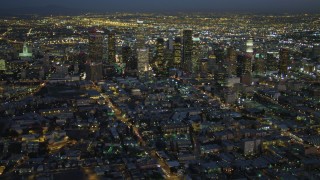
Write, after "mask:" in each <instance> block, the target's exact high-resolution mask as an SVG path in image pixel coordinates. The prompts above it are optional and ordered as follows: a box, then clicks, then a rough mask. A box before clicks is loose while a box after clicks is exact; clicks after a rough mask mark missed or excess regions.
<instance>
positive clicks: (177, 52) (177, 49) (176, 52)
mask: <svg viewBox="0 0 320 180" xmlns="http://www.w3.org/2000/svg"><path fill="white" fill-rule="evenodd" d="M181 47H182V45H181V38H180V37H176V38H175V39H174V42H173V65H174V68H180V67H181V61H182V56H181V55H182V53H181Z"/></svg>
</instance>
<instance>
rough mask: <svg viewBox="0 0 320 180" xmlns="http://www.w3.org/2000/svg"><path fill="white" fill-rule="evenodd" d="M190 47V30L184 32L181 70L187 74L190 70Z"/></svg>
mask: <svg viewBox="0 0 320 180" xmlns="http://www.w3.org/2000/svg"><path fill="white" fill-rule="evenodd" d="M192 47H193V42H192V30H184V31H183V55H182V68H183V69H184V70H185V71H189V72H190V71H191V70H192Z"/></svg>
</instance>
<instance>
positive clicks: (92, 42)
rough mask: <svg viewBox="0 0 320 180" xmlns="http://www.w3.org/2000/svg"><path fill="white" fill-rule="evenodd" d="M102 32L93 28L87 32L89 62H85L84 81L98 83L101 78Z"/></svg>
mask: <svg viewBox="0 0 320 180" xmlns="http://www.w3.org/2000/svg"><path fill="white" fill-rule="evenodd" d="M103 40H104V35H103V31H99V30H98V29H96V28H93V29H91V30H90V31H89V60H88V61H87V62H86V65H85V66H86V68H85V69H86V79H87V80H91V81H99V80H101V79H102V78H103V76H102V58H103Z"/></svg>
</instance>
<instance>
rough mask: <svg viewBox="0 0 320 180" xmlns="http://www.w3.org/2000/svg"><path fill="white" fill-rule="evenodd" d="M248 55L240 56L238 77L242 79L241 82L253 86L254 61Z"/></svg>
mask: <svg viewBox="0 0 320 180" xmlns="http://www.w3.org/2000/svg"><path fill="white" fill-rule="evenodd" d="M251 58H252V57H251V56H250V55H248V54H241V55H239V56H238V70H237V76H238V77H240V82H242V83H244V84H248V85H249V84H251V72H252V63H251V62H252V61H251Z"/></svg>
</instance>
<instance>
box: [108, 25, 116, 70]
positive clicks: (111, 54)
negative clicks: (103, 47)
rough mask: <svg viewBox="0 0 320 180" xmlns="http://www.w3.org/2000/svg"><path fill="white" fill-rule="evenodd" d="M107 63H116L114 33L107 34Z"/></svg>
mask: <svg viewBox="0 0 320 180" xmlns="http://www.w3.org/2000/svg"><path fill="white" fill-rule="evenodd" d="M108 63H109V64H114V63H116V33H115V32H114V31H110V32H109V33H108Z"/></svg>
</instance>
